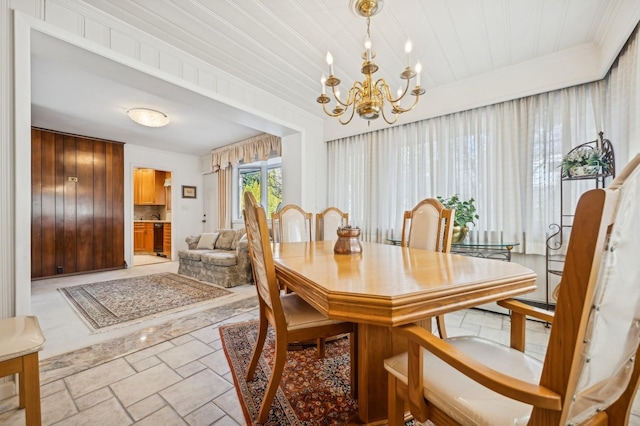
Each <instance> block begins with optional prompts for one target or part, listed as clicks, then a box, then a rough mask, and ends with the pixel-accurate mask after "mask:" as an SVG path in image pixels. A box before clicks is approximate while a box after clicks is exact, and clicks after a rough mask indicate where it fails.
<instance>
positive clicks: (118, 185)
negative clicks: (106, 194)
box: [112, 144, 124, 268]
mask: <svg viewBox="0 0 640 426" xmlns="http://www.w3.org/2000/svg"><path fill="white" fill-rule="evenodd" d="M112 145H113V147H114V149H113V155H112V159H113V169H114V176H113V188H114V193H115V197H114V201H113V204H114V206H115V211H114V212H113V228H112V229H113V233H114V235H115V238H114V240H113V244H114V252H115V258H114V263H113V266H114V267H118V268H122V267H124V145H122V144H112Z"/></svg>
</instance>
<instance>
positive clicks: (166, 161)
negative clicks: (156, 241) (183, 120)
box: [124, 141, 204, 266]
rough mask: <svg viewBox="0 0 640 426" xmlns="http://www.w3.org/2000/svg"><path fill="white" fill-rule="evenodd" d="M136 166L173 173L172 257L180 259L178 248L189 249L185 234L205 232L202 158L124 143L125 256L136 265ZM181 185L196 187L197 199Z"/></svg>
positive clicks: (129, 263)
mask: <svg viewBox="0 0 640 426" xmlns="http://www.w3.org/2000/svg"><path fill="white" fill-rule="evenodd" d="M131 142H132V143H134V142H135V141H131ZM136 167H143V168H150V169H156V170H164V171H168V172H171V258H172V259H177V255H178V250H182V249H186V248H187V243H186V242H185V241H184V239H185V237H186V236H188V235H197V234H200V233H202V213H203V200H204V186H203V181H202V173H201V172H200V158H199V157H196V156H192V155H184V154H177V153H175V152H168V151H160V150H157V149H150V148H145V147H141V146H137V145H133V144H131V143H127V144H125V146H124V185H125V187H124V188H125V191H124V205H125V211H124V223H125V232H124V255H125V260H126V261H127V264H128V265H129V266H132V265H133V169H134V168H136ZM182 185H189V186H195V187H196V197H197V198H195V199H193V198H182Z"/></svg>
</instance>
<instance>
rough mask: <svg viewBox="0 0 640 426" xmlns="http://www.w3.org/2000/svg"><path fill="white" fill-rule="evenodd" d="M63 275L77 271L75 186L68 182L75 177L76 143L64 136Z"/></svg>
mask: <svg viewBox="0 0 640 426" xmlns="http://www.w3.org/2000/svg"><path fill="white" fill-rule="evenodd" d="M63 139H64V158H63V162H64V176H63V182H64V184H63V186H64V206H63V212H64V213H63V214H64V218H63V222H64V271H63V272H64V273H65V274H70V273H73V272H76V271H77V262H76V252H77V242H76V235H77V226H76V225H77V214H76V209H77V206H76V203H77V184H76V182H72V181H70V180H69V178H70V177H77V176H78V170H77V164H78V163H77V159H76V152H77V143H76V138H75V137H73V136H68V135H64V136H63Z"/></svg>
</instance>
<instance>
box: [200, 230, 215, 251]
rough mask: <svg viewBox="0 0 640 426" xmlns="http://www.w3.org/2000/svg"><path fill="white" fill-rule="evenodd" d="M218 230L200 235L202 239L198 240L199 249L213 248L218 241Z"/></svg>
mask: <svg viewBox="0 0 640 426" xmlns="http://www.w3.org/2000/svg"><path fill="white" fill-rule="evenodd" d="M218 235H220V234H219V233H217V232H212V233H204V234H202V235H200V240H199V241H198V245H197V246H196V249H197V250H213V245H214V244H215V243H216V240H217V239H218Z"/></svg>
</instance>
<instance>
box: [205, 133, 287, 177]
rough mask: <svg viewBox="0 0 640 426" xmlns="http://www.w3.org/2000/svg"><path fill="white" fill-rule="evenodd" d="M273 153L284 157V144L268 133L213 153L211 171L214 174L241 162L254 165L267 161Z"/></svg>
mask: <svg viewBox="0 0 640 426" xmlns="http://www.w3.org/2000/svg"><path fill="white" fill-rule="evenodd" d="M272 153H275V154H276V155H277V156H280V155H282V143H281V139H280V137H278V136H274V135H269V134H267V133H265V134H262V135H258V136H254V137H252V138H249V139H245V140H243V141H240V142H236V143H233V144H231V145H227V146H224V147H222V148H218V149H214V150H213V151H211V171H213V172H214V173H216V172H218V171H219V170H224V169H226V168H227V167H228V166H233V165H236V164H238V163H240V162H241V161H244V162H245V163H252V162H254V161H258V160H261V161H264V160H267V159H268V158H269V157H270V156H271V154H272Z"/></svg>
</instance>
